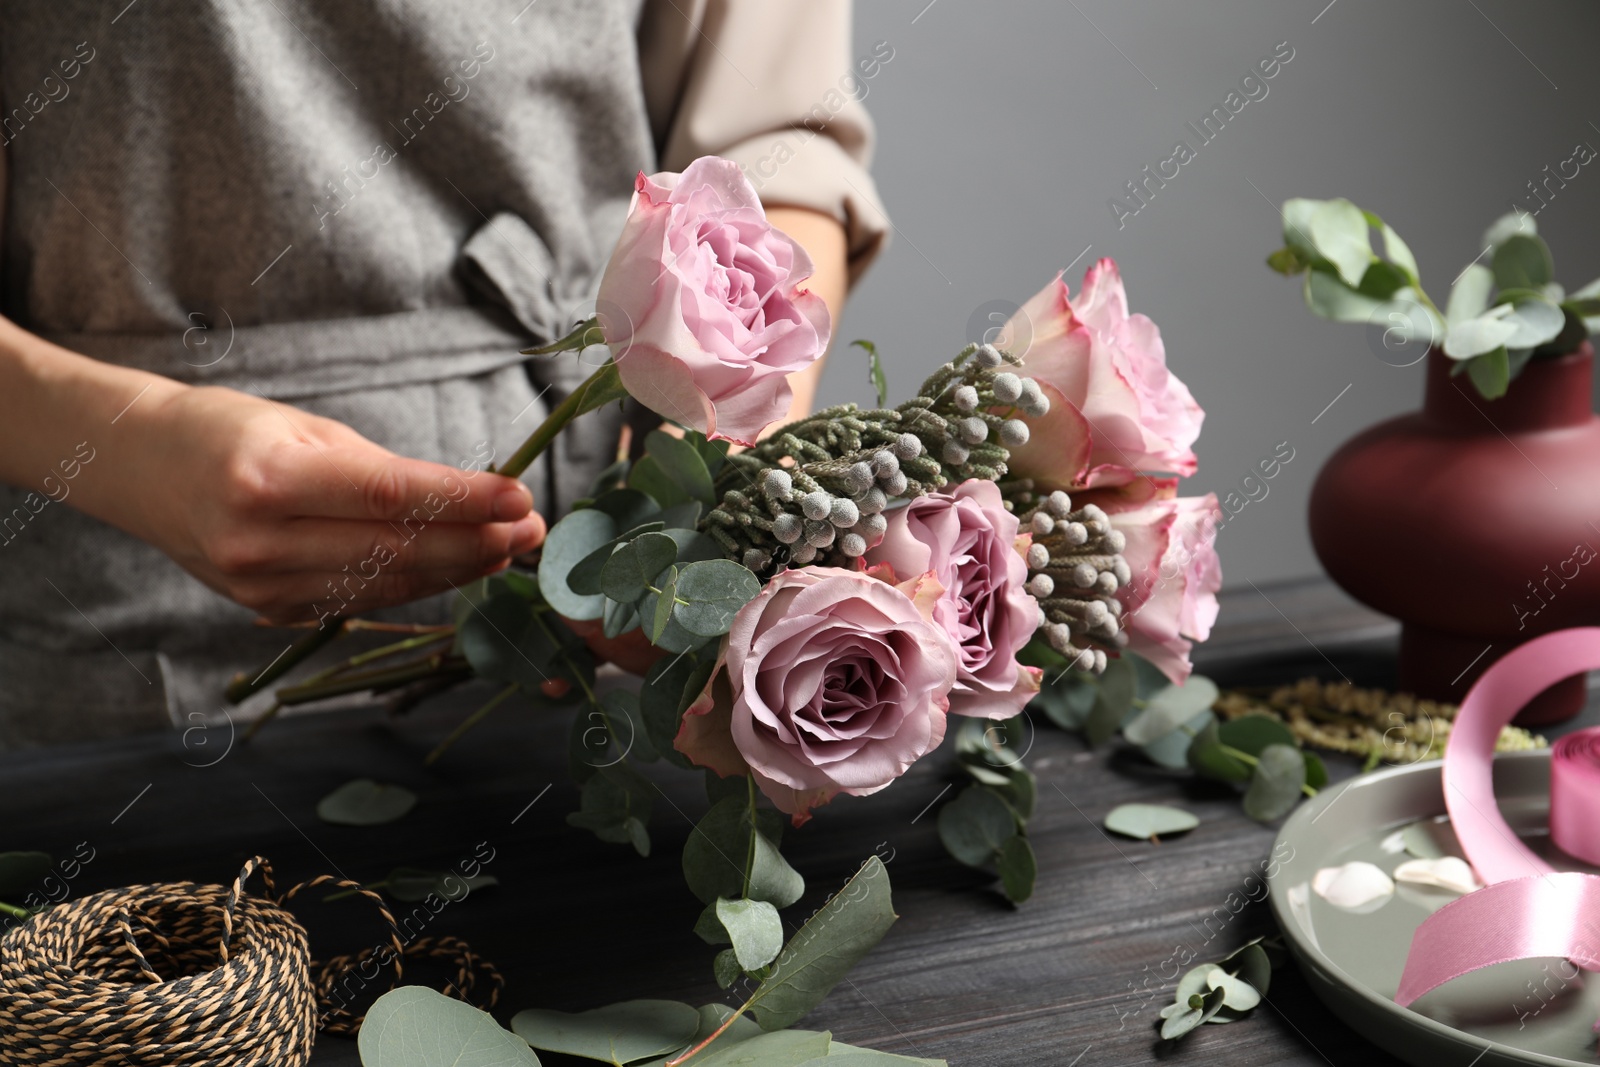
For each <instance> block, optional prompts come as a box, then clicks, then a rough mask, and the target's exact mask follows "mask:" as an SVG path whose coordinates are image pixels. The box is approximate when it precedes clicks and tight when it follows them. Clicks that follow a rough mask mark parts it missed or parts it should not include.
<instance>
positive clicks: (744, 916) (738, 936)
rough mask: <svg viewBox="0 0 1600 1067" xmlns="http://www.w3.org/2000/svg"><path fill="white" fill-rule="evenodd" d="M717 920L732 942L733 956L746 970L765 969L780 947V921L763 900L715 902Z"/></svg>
mask: <svg viewBox="0 0 1600 1067" xmlns="http://www.w3.org/2000/svg"><path fill="white" fill-rule="evenodd" d="M715 906H716V910H717V920H718V921H719V922H720V923H721V924H722V928H723V930H725V931H726V932H727V934H728V937H729V938H730V939H731V940H732V941H733V954H734V955H735V956H736V957H738V960H739V966H740V967H742V968H743V969H745V970H747V971H754V970H758V969H760V968H762V967H765V966H766V965H767V964H769V963H771V962H772V961H773V960H774V959H776V958H777V955H778V950H779V949H781V948H782V947H783V920H782V919H781V918H779V917H778V909H777V908H775V907H773V906H772V905H771V904H768V903H767V902H766V901H764V900H729V899H728V898H727V897H720V898H718V900H717V903H716V905H715Z"/></svg>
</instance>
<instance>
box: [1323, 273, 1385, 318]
mask: <svg viewBox="0 0 1600 1067" xmlns="http://www.w3.org/2000/svg"><path fill="white" fill-rule="evenodd" d="M1304 292H1305V298H1306V307H1308V308H1310V309H1311V311H1312V312H1313V313H1314V314H1317V315H1321V316H1322V317H1323V318H1325V319H1332V320H1333V321H1334V322H1372V321H1373V320H1374V316H1377V315H1378V314H1379V309H1380V308H1382V307H1383V301H1381V300H1376V299H1374V298H1373V297H1370V296H1367V295H1366V294H1365V293H1358V292H1356V290H1355V289H1354V288H1353V287H1351V286H1349V285H1346V284H1345V283H1344V282H1343V281H1341V280H1340V279H1339V276H1338V275H1337V274H1329V273H1328V272H1327V271H1323V270H1310V271H1307V272H1306V280H1305V286H1304Z"/></svg>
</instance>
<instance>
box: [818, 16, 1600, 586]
mask: <svg viewBox="0 0 1600 1067" xmlns="http://www.w3.org/2000/svg"><path fill="white" fill-rule="evenodd" d="M878 41H887V42H888V43H889V44H890V45H891V46H892V47H893V49H894V55H893V58H892V59H891V60H890V62H889V63H888V64H886V65H885V66H884V67H883V68H882V69H881V70H880V71H879V73H878V74H877V76H876V77H874V78H873V79H872V80H871V81H869V82H867V83H866V92H867V97H866V105H867V108H868V110H870V111H871V112H872V114H873V117H874V118H875V119H876V121H877V124H878V132H879V148H878V155H877V160H876V163H875V166H874V174H875V176H876V178H877V181H878V184H879V187H880V189H881V191H882V193H883V197H884V200H885V202H886V203H887V204H888V207H889V211H890V214H891V217H892V218H893V221H894V224H895V235H894V240H893V245H892V247H891V248H890V249H889V250H888V251H887V253H886V254H885V255H884V256H883V257H882V258H881V259H880V260H879V261H878V263H877V264H876V266H875V267H874V268H873V269H872V271H871V273H870V274H868V276H867V277H866V279H865V281H863V283H862V284H861V285H860V286H859V287H858V289H857V290H856V292H855V295H854V297H853V299H852V302H851V305H850V307H849V309H848V311H847V313H846V314H845V316H844V318H843V322H842V323H841V324H840V328H839V333H838V337H839V340H840V342H841V343H842V342H845V341H848V340H851V339H853V338H857V337H867V338H871V339H873V340H875V341H876V342H878V344H879V346H880V350H881V351H882V352H883V353H884V357H885V362H886V367H887V370H888V373H889V376H890V387H891V393H892V395H893V396H895V397H903V396H905V395H907V394H908V392H909V390H911V389H912V388H913V387H914V386H915V385H916V384H917V383H918V382H920V380H921V379H922V378H923V377H924V376H925V375H927V374H928V373H929V372H930V371H931V370H932V369H933V367H935V366H936V365H937V364H938V363H940V362H942V361H943V360H944V359H947V358H948V357H949V356H950V355H952V354H954V352H955V351H956V350H957V349H959V348H960V346H961V345H962V344H964V343H965V342H966V339H967V337H968V335H969V332H970V331H971V329H972V328H973V326H972V325H971V321H972V320H973V316H974V315H975V313H976V314H977V315H978V322H980V323H981V321H982V314H983V310H984V305H986V304H989V302H991V301H1010V302H1011V303H1012V304H1016V303H1020V302H1021V301H1023V300H1025V299H1026V298H1027V297H1028V296H1030V295H1031V294H1033V293H1034V292H1036V291H1037V290H1038V289H1039V288H1040V287H1042V286H1043V285H1044V283H1045V282H1046V281H1048V280H1049V279H1050V278H1051V277H1052V276H1053V275H1054V274H1055V272H1056V271H1058V270H1061V269H1062V268H1064V267H1066V266H1067V265H1068V264H1069V263H1073V261H1074V258H1075V257H1080V254H1081V258H1077V261H1076V263H1075V264H1074V265H1073V267H1072V269H1071V271H1069V272H1068V280H1069V282H1070V284H1071V287H1072V290H1073V292H1074V293H1076V292H1077V290H1078V287H1079V283H1080V282H1081V279H1082V274H1083V270H1084V268H1085V267H1086V266H1088V264H1089V263H1090V262H1092V260H1093V259H1094V258H1097V257H1100V256H1111V257H1113V258H1115V259H1116V260H1117V262H1118V264H1119V266H1120V268H1121V270H1122V274H1123V278H1124V280H1125V282H1126V284H1127V288H1128V294H1129V301H1130V306H1131V307H1132V309H1133V310H1135V311H1142V312H1144V313H1145V314H1147V315H1149V316H1150V317H1151V318H1153V319H1154V320H1155V321H1156V323H1157V324H1158V325H1159V326H1160V327H1161V330H1162V335H1163V337H1164V339H1165V342H1166V347H1167V356H1168V363H1169V366H1170V367H1171V368H1172V369H1173V371H1174V372H1175V373H1177V374H1178V375H1179V376H1180V377H1181V378H1182V379H1183V380H1184V382H1186V383H1187V384H1188V386H1189V388H1190V390H1191V391H1192V392H1193V393H1194V395H1195V397H1196V399H1197V400H1198V401H1199V402H1200V403H1201V405H1202V406H1203V407H1204V408H1205V409H1206V424H1205V432H1204V433H1203V435H1202V436H1201V439H1200V442H1199V444H1198V446H1197V452H1198V454H1199V456H1200V472H1199V474H1198V475H1197V476H1196V477H1194V478H1192V479H1189V480H1188V481H1187V482H1185V483H1184V488H1183V492H1184V493H1185V494H1186V495H1188V494H1197V493H1203V492H1207V491H1215V492H1217V493H1218V495H1219V496H1220V495H1222V494H1223V493H1225V492H1226V491H1228V489H1230V488H1233V487H1236V486H1237V483H1238V480H1239V479H1240V478H1241V477H1242V476H1244V475H1245V474H1247V473H1249V472H1250V471H1251V468H1252V467H1253V466H1254V464H1255V463H1256V461H1257V460H1258V459H1260V458H1262V457H1265V456H1267V455H1268V454H1270V453H1271V452H1272V450H1273V447H1274V446H1275V445H1276V444H1277V443H1278V442H1280V441H1288V442H1289V443H1290V444H1291V445H1292V446H1293V447H1294V449H1295V458H1294V460H1293V461H1292V462H1291V463H1290V464H1289V465H1288V466H1287V467H1286V468H1285V469H1284V470H1283V471H1282V472H1281V473H1280V474H1279V475H1278V477H1277V478H1276V479H1275V480H1274V481H1272V482H1271V483H1269V484H1270V487H1271V488H1270V493H1269V495H1268V496H1267V497H1266V498H1265V499H1264V500H1261V501H1259V502H1257V503H1252V504H1250V505H1249V506H1248V507H1247V508H1246V509H1245V511H1244V512H1243V513H1242V514H1240V515H1239V516H1238V517H1237V518H1236V519H1234V520H1233V521H1232V522H1231V523H1229V525H1228V529H1227V530H1226V531H1225V532H1224V533H1223V534H1222V536H1221V537H1220V538H1219V539H1218V549H1219V551H1220V553H1221V555H1222V562H1223V571H1224V575H1225V580H1226V583H1227V585H1228V586H1230V587H1236V586H1241V585H1243V584H1244V583H1245V581H1246V580H1247V579H1248V580H1251V581H1256V582H1262V581H1271V580H1278V579H1286V578H1294V577H1299V576H1307V575H1314V574H1317V573H1319V572H1320V568H1319V567H1318V565H1317V562H1316V559H1315V556H1314V555H1313V554H1312V551H1311V546H1310V543H1309V540H1308V537H1307V534H1306V531H1305V510H1306V501H1307V499H1308V496H1309V491H1310V487H1311V483H1312V480H1313V478H1314V476H1315V475H1316V472H1317V470H1318V468H1319V467H1320V466H1321V464H1322V462H1323V460H1324V459H1326V458H1327V456H1328V455H1329V454H1330V453H1331V452H1332V451H1333V450H1334V449H1335V448H1336V447H1337V446H1338V445H1339V444H1340V443H1341V442H1342V441H1344V440H1345V439H1347V438H1348V437H1350V436H1351V435H1353V434H1354V433H1355V432H1356V431H1358V430H1359V429H1361V428H1363V427H1365V426H1367V425H1369V424H1371V423H1373V422H1376V421H1379V420H1380V419H1383V418H1387V417H1389V416H1391V415H1394V414H1398V413H1400V412H1402V411H1405V410H1408V409H1411V408H1414V407H1416V406H1417V405H1418V404H1419V403H1420V400H1421V389H1422V374H1421V371H1422V366H1421V364H1418V365H1416V366H1411V367H1403V368H1402V367H1396V366H1392V365H1390V364H1389V363H1385V362H1383V361H1382V360H1380V359H1379V358H1378V357H1377V355H1376V354H1375V351H1374V348H1373V347H1372V345H1371V344H1370V343H1369V336H1368V333H1367V331H1366V329H1365V328H1364V327H1362V326H1359V325H1346V324H1339V323H1329V322H1324V321H1322V320H1321V319H1318V318H1316V317H1314V316H1313V315H1311V313H1310V312H1309V311H1307V310H1306V308H1305V306H1304V304H1303V303H1302V301H1301V299H1300V293H1299V289H1298V284H1297V282H1294V281H1290V280H1287V279H1284V278H1282V277H1280V276H1278V275H1276V274H1274V273H1272V272H1271V271H1269V270H1268V269H1267V268H1266V266H1265V265H1264V264H1263V262H1262V260H1263V258H1264V257H1265V256H1266V254H1267V253H1268V252H1270V251H1272V250H1273V249H1274V248H1276V247H1278V245H1279V243H1280V242H1279V233H1278V212H1277V205H1278V204H1279V203H1281V202H1282V201H1283V200H1284V199H1287V198H1288V197H1291V196H1309V197H1319V198H1325V197H1334V196H1347V197H1349V198H1350V199H1352V200H1354V201H1355V202H1356V203H1357V204H1359V205H1361V206H1362V207H1364V208H1367V209H1369V210H1372V211H1375V212H1377V213H1378V214H1379V215H1381V216H1383V217H1384V219H1385V220H1386V221H1388V222H1389V223H1390V224H1391V225H1393V226H1394V227H1395V228H1396V229H1397V230H1398V231H1399V232H1400V234H1401V235H1402V236H1403V237H1404V238H1405V239H1406V241H1407V242H1408V243H1409V244H1410V246H1411V248H1412V250H1413V251H1414V252H1415V253H1416V255H1417V258H1418V261H1419V263H1420V266H1421V273H1422V281H1423V284H1424V287H1425V288H1426V289H1427V290H1428V292H1429V293H1430V295H1432V296H1433V297H1434V299H1435V300H1436V301H1438V302H1439V303H1440V305H1441V306H1442V305H1443V303H1444V300H1445V297H1446V296H1447V295H1448V290H1449V286H1450V283H1451V281H1452V280H1453V279H1454V278H1455V277H1456V275H1457V274H1458V273H1459V272H1460V270H1461V269H1462V268H1463V267H1464V266H1465V265H1466V264H1467V263H1468V262H1469V261H1470V260H1471V259H1472V258H1473V256H1475V255H1477V254H1478V253H1479V252H1480V251H1481V250H1482V246H1481V245H1480V244H1479V236H1480V234H1481V233H1482V231H1483V229H1484V227H1485V226H1487V225H1488V223H1489V222H1491V221H1492V220H1493V219H1494V218H1496V217H1498V216H1499V215H1500V214H1502V213H1504V212H1505V211H1507V210H1509V205H1510V203H1511V201H1512V200H1513V199H1514V198H1517V199H1523V200H1527V199H1529V196H1530V194H1529V193H1528V192H1527V189H1526V183H1527V182H1529V181H1530V180H1535V179H1540V178H1542V177H1544V172H1543V168H1544V167H1545V166H1546V165H1547V164H1548V165H1550V166H1551V168H1552V170H1553V169H1554V168H1555V166H1556V164H1558V163H1559V162H1561V161H1563V160H1566V159H1567V158H1568V157H1570V156H1571V155H1572V154H1573V147H1574V145H1576V144H1577V143H1578V142H1587V143H1588V144H1590V145H1593V146H1595V147H1596V148H1600V106H1597V103H1600V94H1597V89H1600V72H1597V69H1596V67H1597V64H1596V45H1597V44H1600V5H1595V4H1593V3H1584V2H1581V0H1569V2H1562V3H1556V2H1537V3H1534V2H1527V0H1524V2H1521V3H1516V2H1513V0H1425V2H1409V3H1405V4H1397V3H1393V2H1390V3H1380V2H1378V0H1335V2H1334V3H1333V4H1332V5H1331V6H1328V4H1327V0H1292V2H1283V0H1276V2H1267V0H1206V2H1203V3H1202V2H1196V0H1182V2H1180V0H1164V2H1148V0H1137V2H1129V0H1048V2H1046V0H986V2H983V3H979V2H978V0H934V3H932V4H931V5H929V4H928V2H927V0H861V2H859V3H858V4H857V11H856V42H855V51H856V54H857V55H858V56H866V55H868V54H869V53H870V51H871V49H872V47H873V45H874V43H876V42H878ZM1283 41H1287V42H1288V43H1289V45H1290V46H1291V47H1293V49H1294V57H1293V59H1292V60H1291V61H1290V62H1289V63H1287V64H1286V65H1285V66H1284V67H1283V69H1282V70H1281V71H1280V72H1279V73H1278V75H1277V76H1276V77H1274V78H1273V79H1272V80H1271V81H1269V82H1267V83H1266V84H1267V86H1268V90H1269V91H1268V93H1267V95H1266V97H1265V98H1263V99H1261V100H1257V101H1253V102H1250V103H1248V104H1247V105H1246V106H1245V107H1244V108H1243V110H1242V111H1241V112H1240V113H1239V114H1238V115H1237V116H1235V117H1234V118H1233V119H1232V120H1231V121H1230V122H1229V124H1228V125H1227V127H1226V128H1225V129H1224V130H1223V131H1222V133H1221V134H1220V135H1219V136H1218V137H1217V138H1216V139H1215V140H1213V141H1212V142H1210V143H1209V144H1206V145H1203V146H1200V147H1198V148H1197V151H1196V158H1195V159H1194V160H1193V161H1191V162H1190V163H1188V164H1187V165H1185V166H1183V167H1182V168H1181V170H1180V173H1179V175H1178V176H1177V177H1176V178H1174V179H1172V180H1170V181H1168V182H1167V184H1166V186H1165V188H1163V189H1161V190H1159V191H1158V192H1157V193H1156V194H1155V196H1154V197H1153V198H1152V199H1151V200H1150V202H1149V203H1148V205H1147V206H1145V207H1144V208H1142V209H1141V210H1140V211H1139V212H1138V214H1137V215H1136V216H1133V217H1130V218H1126V219H1124V220H1123V226H1122V227H1121V228H1120V229H1119V228H1118V225H1117V222H1116V219H1115V217H1114V215H1113V213H1112V211H1111V210H1110V208H1109V207H1108V204H1107V202H1108V200H1109V199H1110V198H1111V197H1113V196H1117V195H1125V194H1124V183H1126V182H1127V181H1129V180H1130V179H1133V178H1135V177H1137V176H1138V175H1139V172H1140V169H1141V168H1142V167H1144V166H1145V165H1146V164H1149V165H1151V167H1152V168H1154V166H1155V164H1157V163H1158V162H1159V161H1160V160H1163V159H1166V158H1167V157H1169V156H1170V155H1171V154H1172V150H1173V145H1174V143H1175V142H1176V141H1177V140H1178V139H1179V138H1183V139H1185V140H1187V141H1188V142H1189V144H1190V146H1191V147H1195V146H1196V143H1197V138H1195V137H1194V136H1193V135H1192V134H1191V133H1190V132H1189V131H1188V130H1187V128H1186V127H1185V125H1184V123H1185V122H1186V121H1193V122H1195V123H1196V124H1198V123H1199V120H1200V118H1201V116H1202V115H1204V114H1205V113H1207V112H1208V111H1209V110H1210V109H1211V107H1212V106H1213V105H1220V104H1221V103H1222V101H1223V97H1224V96H1225V95H1226V94H1227V93H1228V92H1229V91H1230V90H1235V89H1237V88H1238V85H1239V81H1240V79H1241V78H1242V77H1243V76H1244V75H1245V74H1246V73H1247V72H1250V71H1251V70H1252V69H1253V67H1254V65H1255V63H1256V61H1257V60H1258V59H1260V58H1263V57H1266V56H1269V55H1271V53H1272V52H1273V50H1274V48H1275V47H1276V46H1278V44H1279V43H1280V42H1283ZM841 73H843V72H841ZM1169 169H1170V168H1169ZM1568 170H1569V172H1570V167H1569V168H1568ZM1252 183H1253V184H1252ZM1537 222H1538V226H1539V232H1540V233H1541V234H1542V235H1544V237H1545V239H1546V240H1547V241H1549V243H1550V245H1551V248H1552V251H1553V252H1554V255H1555V261H1556V274H1557V278H1558V280H1560V281H1562V282H1563V283H1564V284H1565V285H1566V286H1567V287H1568V289H1575V288H1577V287H1578V286H1579V285H1582V284H1584V283H1586V282H1588V281H1589V280H1590V279H1592V278H1594V277H1595V276H1596V275H1600V249H1597V248H1596V246H1595V241H1594V237H1595V235H1596V234H1597V233H1600V229H1597V225H1596V224H1597V222H1600V159H1596V160H1595V161H1593V162H1591V163H1590V164H1588V165H1587V166H1585V167H1583V168H1582V170H1581V171H1580V173H1579V174H1578V176H1577V177H1576V178H1574V179H1572V180H1570V181H1569V182H1568V183H1567V185H1566V188H1564V189H1561V190H1559V191H1558V192H1557V193H1556V195H1555V196H1554V197H1553V198H1552V199H1551V201H1550V203H1549V204H1548V205H1547V206H1546V207H1544V208H1543V210H1542V211H1541V213H1540V214H1539V215H1538V218H1537ZM1086 247H1087V248H1088V251H1087V253H1084V250H1085V248H1086ZM1346 386H1349V389H1348V391H1346V392H1344V393H1343V395H1342V396H1340V393H1341V391H1342V390H1345V388H1346ZM870 395H871V394H870V386H869V385H868V382H867V375H866V367H865V364H864V362H863V361H862V360H861V359H860V358H859V356H858V350H854V349H851V350H845V349H844V348H842V347H841V348H837V349H836V350H835V354H834V355H833V357H832V361H831V365H830V366H829V368H828V371H827V374H826V376H825V378H824V381H823V385H822V395H821V400H822V402H824V403H838V402H841V401H845V400H855V401H864V400H868V399H869V398H870ZM1335 397H1339V399H1338V402H1337V403H1334V404H1333V406H1332V407H1331V408H1328V405H1329V403H1330V402H1332V401H1333V400H1334V398H1335ZM1324 409H1327V410H1326V412H1325V413H1323V412H1324ZM1319 413H1320V417H1319ZM1314 419H1315V420H1316V421H1315V422H1314V423H1313V420H1314ZM1377 548H1378V546H1376V545H1375V550H1377Z"/></svg>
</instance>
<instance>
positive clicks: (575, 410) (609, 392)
mask: <svg viewBox="0 0 1600 1067" xmlns="http://www.w3.org/2000/svg"><path fill="white" fill-rule="evenodd" d="M627 395H628V391H627V389H625V388H623V385H622V377H621V376H620V375H619V374H618V373H617V365H616V364H615V363H614V362H612V361H611V360H609V359H608V360H606V362H605V363H604V364H602V365H601V367H600V369H599V370H597V371H595V372H594V373H593V374H591V375H589V377H588V379H587V380H585V381H584V383H583V384H582V385H580V386H578V387H577V388H576V389H574V390H573V391H572V392H571V393H570V394H568V396H567V398H566V399H565V400H563V401H562V402H561V403H560V404H558V405H556V409H555V410H554V411H552V412H551V413H550V414H549V416H548V417H547V418H546V419H545V420H544V422H542V423H540V424H539V427H538V429H536V430H534V431H533V433H531V434H529V435H528V439H527V440H526V441H524V442H522V447H520V448H518V449H517V450H516V451H515V452H513V453H512V454H511V458H510V459H508V460H506V461H505V463H504V464H503V465H502V466H500V467H499V468H498V469H496V468H494V467H490V468H489V471H490V473H491V474H501V475H504V476H505V477H507V478H517V477H520V476H521V474H522V472H523V471H525V470H527V469H528V464H530V463H532V462H533V461H534V460H535V459H537V458H538V457H539V454H540V453H541V452H543V451H544V450H545V449H546V448H549V447H550V442H551V441H554V440H555V439H556V436H557V435H558V434H559V433H561V431H562V430H564V429H566V426H567V423H569V422H571V421H572V420H573V419H575V418H577V417H578V416H579V415H582V414H584V413H585V412H589V411H593V410H595V409H596V408H598V407H603V406H604V405H606V404H609V403H610V402H611V401H613V400H621V399H623V398H624V397H626V396H627Z"/></svg>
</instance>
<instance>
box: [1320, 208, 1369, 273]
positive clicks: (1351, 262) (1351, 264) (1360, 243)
mask: <svg viewBox="0 0 1600 1067" xmlns="http://www.w3.org/2000/svg"><path fill="white" fill-rule="evenodd" d="M1311 242H1312V244H1314V245H1315V246H1316V249H1317V252H1318V253H1319V254H1320V255H1321V256H1322V257H1323V258H1324V259H1326V260H1328V261H1329V262H1330V263H1332V264H1333V265H1334V266H1335V267H1336V268H1338V271H1339V277H1340V278H1342V279H1343V280H1344V283H1345V284H1346V285H1349V286H1351V287H1352V288H1354V287H1355V286H1358V285H1360V284H1361V276H1362V275H1363V274H1365V273H1366V270H1367V264H1369V263H1371V262H1372V236H1371V234H1369V233H1368V232H1367V218H1366V216H1365V215H1364V214H1362V212H1361V209H1360V208H1358V207H1356V206H1355V205H1354V204H1352V203H1351V202H1350V201H1348V200H1345V199H1343V198H1340V199H1337V200H1329V201H1327V202H1326V203H1324V204H1323V205H1322V206H1321V207H1318V208H1317V209H1316V210H1315V211H1313V212H1312V213H1311Z"/></svg>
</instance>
